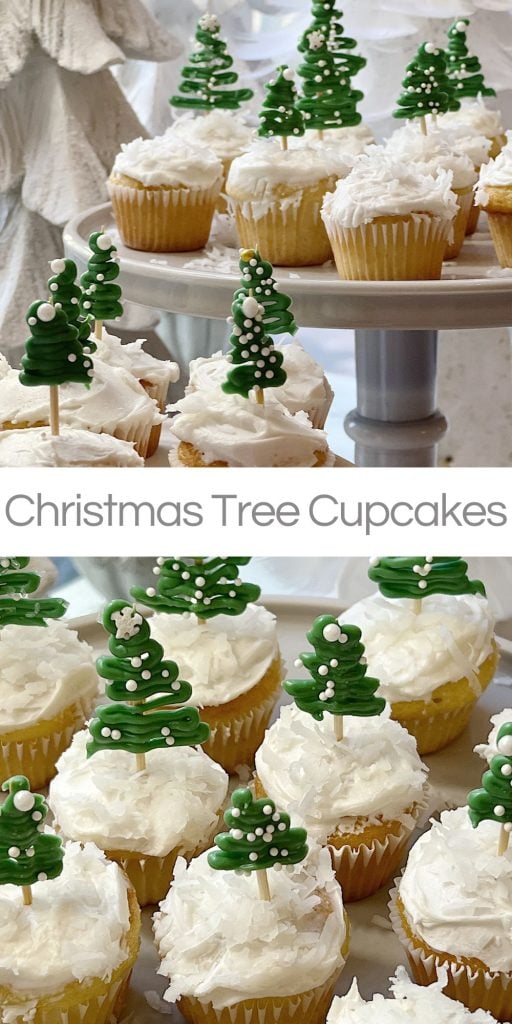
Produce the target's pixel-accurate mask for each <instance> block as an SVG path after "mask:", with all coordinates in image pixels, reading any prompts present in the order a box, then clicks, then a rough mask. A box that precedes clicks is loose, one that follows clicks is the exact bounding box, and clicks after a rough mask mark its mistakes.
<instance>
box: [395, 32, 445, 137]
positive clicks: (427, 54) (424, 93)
mask: <svg viewBox="0 0 512 1024" xmlns="http://www.w3.org/2000/svg"><path fill="white" fill-rule="evenodd" d="M402 85H403V90H404V91H403V92H402V94H401V95H400V96H399V98H398V100H397V110H395V111H394V113H393V117H398V118H403V117H405V118H408V119H414V118H419V119H420V126H421V130H422V131H423V133H424V134H426V133H427V121H426V116H427V114H431V115H433V116H434V117H435V116H436V115H437V114H446V113H447V111H448V110H458V109H459V107H460V103H459V101H458V100H457V99H456V98H455V89H454V85H453V82H452V81H451V80H450V78H449V77H448V74H447V62H446V54H445V52H444V50H440V49H439V48H438V47H436V46H434V43H422V45H421V46H420V48H419V50H418V52H417V54H416V56H415V57H414V59H413V60H412V61H411V63H410V64H408V65H407V67H406V70H405V78H404V80H403V82H402Z"/></svg>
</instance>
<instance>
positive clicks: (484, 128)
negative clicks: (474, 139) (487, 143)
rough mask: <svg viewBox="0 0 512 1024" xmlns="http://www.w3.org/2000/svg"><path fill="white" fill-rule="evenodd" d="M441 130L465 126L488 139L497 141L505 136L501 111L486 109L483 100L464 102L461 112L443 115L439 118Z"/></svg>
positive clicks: (455, 111) (456, 111)
mask: <svg viewBox="0 0 512 1024" xmlns="http://www.w3.org/2000/svg"><path fill="white" fill-rule="evenodd" d="M437 123H438V125H439V127H440V128H443V129H444V128H445V127H446V128H452V127H454V128H456V127H458V126H459V125H464V127H466V128H470V129H471V130H472V131H473V132H474V133H475V135H485V137H486V138H487V139H495V138H498V137H499V136H500V135H503V134H504V131H505V129H504V127H503V122H502V117H501V112H500V111H499V110H491V108H490V107H486V105H485V103H484V101H483V100H482V99H477V100H469V101H468V102H463V103H462V106H461V108H460V110H454V111H452V112H450V113H448V114H441V115H440V116H439V118H438V122H437Z"/></svg>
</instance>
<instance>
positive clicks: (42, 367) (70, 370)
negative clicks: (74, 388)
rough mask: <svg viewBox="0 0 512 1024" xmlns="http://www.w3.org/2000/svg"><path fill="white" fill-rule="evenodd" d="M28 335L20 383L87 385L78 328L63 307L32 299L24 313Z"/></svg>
mask: <svg viewBox="0 0 512 1024" xmlns="http://www.w3.org/2000/svg"><path fill="white" fill-rule="evenodd" d="M26 320H27V324H28V326H29V327H30V338H29V339H28V341H26V342H25V355H24V356H23V357H22V360H21V371H20V384H24V385H25V387H29V388H34V387H41V385H47V386H48V387H52V386H53V387H54V386H56V385H58V384H67V383H69V384H85V387H87V388H88V387H90V386H91V378H92V377H93V375H94V369H93V363H92V359H91V358H90V356H88V355H86V354H85V353H84V350H83V348H82V345H81V344H80V341H79V340H78V331H77V330H76V328H75V327H73V325H72V324H69V323H68V321H67V317H66V314H65V312H64V310H63V309H61V308H58V307H57V306H54V305H52V303H51V302H40V301H38V302H33V303H32V305H31V306H30V309H29V311H28V313H27V316H26Z"/></svg>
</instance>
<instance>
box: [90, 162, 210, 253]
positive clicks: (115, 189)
mask: <svg viewBox="0 0 512 1024" xmlns="http://www.w3.org/2000/svg"><path fill="white" fill-rule="evenodd" d="M220 186H221V179H220V178H219V179H218V180H217V181H216V182H215V184H214V185H212V186H210V187H209V188H204V189H191V188H190V189H189V188H164V187H162V188H154V189H149V188H147V189H146V188H140V189H139V188H133V187H131V186H130V185H121V184H117V183H114V182H113V181H111V180H110V181H109V183H108V188H109V193H110V198H111V200H112V206H113V210H114V217H115V219H116V224H117V227H118V230H119V233H120V235H121V238H122V240H123V242H124V244H125V245H127V246H129V247H130V248H132V249H133V248H134V249H140V250H141V251H143V252H185V251H189V252H192V251H196V250H197V249H201V248H202V247H203V246H204V245H205V244H206V242H207V241H208V237H209V234H210V229H211V225H212V218H213V214H214V211H215V204H216V202H217V197H218V195H219V191H220Z"/></svg>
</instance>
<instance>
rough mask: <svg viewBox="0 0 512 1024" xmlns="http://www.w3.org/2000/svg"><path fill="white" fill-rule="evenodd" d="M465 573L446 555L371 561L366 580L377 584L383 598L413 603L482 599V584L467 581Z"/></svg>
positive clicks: (458, 560) (460, 564)
mask: <svg viewBox="0 0 512 1024" xmlns="http://www.w3.org/2000/svg"><path fill="white" fill-rule="evenodd" d="M467 571H468V564H467V562H465V561H464V560H463V559H462V558H453V557H450V556H448V555H446V556H445V555H441V556H440V557H438V558H432V557H425V556H421V557H417V556H416V557H413V558H405V557H404V558H372V559H371V560H370V568H369V569H368V576H369V578H370V579H371V580H372V582H373V583H377V585H378V587H379V590H380V592H381V594H383V596H384V597H390V598H401V597H411V598H413V599H415V600H418V599H421V598H423V597H430V595H431V594H481V596H482V597H485V587H484V585H483V583H481V582H480V580H470V579H468V575H467Z"/></svg>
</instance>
